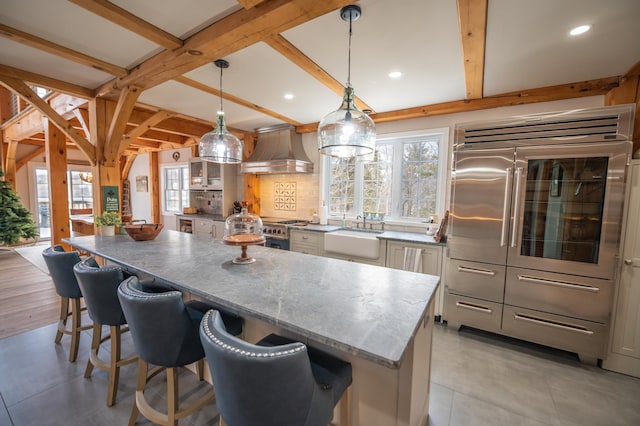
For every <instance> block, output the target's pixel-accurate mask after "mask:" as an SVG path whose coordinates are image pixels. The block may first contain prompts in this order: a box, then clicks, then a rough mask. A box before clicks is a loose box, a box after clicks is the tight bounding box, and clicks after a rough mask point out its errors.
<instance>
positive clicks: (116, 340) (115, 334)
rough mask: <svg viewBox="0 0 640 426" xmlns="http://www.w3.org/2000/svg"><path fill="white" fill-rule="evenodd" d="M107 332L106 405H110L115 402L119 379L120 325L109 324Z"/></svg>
mask: <svg viewBox="0 0 640 426" xmlns="http://www.w3.org/2000/svg"><path fill="white" fill-rule="evenodd" d="M109 334H110V335H111V354H110V356H109V386H108V387H107V406H109V407H111V406H112V405H113V404H114V403H115V402H116V392H117V391H118V380H119V379H120V365H119V364H120V343H121V329H120V326H119V325H112V326H110V327H109Z"/></svg>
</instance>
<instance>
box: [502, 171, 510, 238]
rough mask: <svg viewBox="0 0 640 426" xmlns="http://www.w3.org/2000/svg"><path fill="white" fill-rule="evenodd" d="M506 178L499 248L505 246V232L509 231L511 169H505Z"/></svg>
mask: <svg viewBox="0 0 640 426" xmlns="http://www.w3.org/2000/svg"><path fill="white" fill-rule="evenodd" d="M506 172H507V178H506V179H505V180H504V205H503V206H502V230H501V234H500V247H504V246H505V245H507V231H508V230H509V215H508V214H507V212H508V211H509V190H510V189H511V167H508V168H507V169H506Z"/></svg>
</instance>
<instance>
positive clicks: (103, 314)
mask: <svg viewBox="0 0 640 426" xmlns="http://www.w3.org/2000/svg"><path fill="white" fill-rule="evenodd" d="M73 272H74V274H75V275H76V278H77V280H78V285H79V286H80V289H81V290H82V294H83V296H84V301H85V304H86V305H87V312H88V313H89V317H90V318H91V320H92V321H93V330H92V339H91V352H90V353H89V359H88V360H87V367H86V369H85V372H84V377H85V378H87V379H88V378H90V377H91V373H92V372H93V368H94V367H96V368H98V369H100V370H103V371H107V372H108V373H109V384H108V387H107V389H108V390H107V406H108V407H111V406H112V405H113V404H115V401H116V394H117V392H118V380H119V377H120V367H122V366H124V365H127V364H131V363H133V362H135V361H137V360H138V356H137V355H135V354H134V355H131V356H128V357H127V358H124V359H122V357H121V347H122V333H125V332H128V331H129V327H128V326H127V320H126V318H125V316H124V312H122V306H121V305H120V301H119V300H118V293H117V292H118V286H119V285H120V283H121V282H122V281H124V278H125V272H124V271H123V270H122V269H121V268H119V267H116V266H103V267H100V266H99V265H98V263H97V262H96V260H95V259H94V258H93V257H89V258H87V259H85V260H82V261H80V262H78V263H77V264H76V265H75V266H74V267H73ZM103 326H107V327H109V334H108V335H107V336H104V337H102V327H103ZM107 341H109V343H110V347H109V360H108V361H106V360H103V359H101V358H100V356H99V355H98V352H99V351H100V347H101V346H102V344H103V343H105V342H107ZM105 351H106V349H105Z"/></svg>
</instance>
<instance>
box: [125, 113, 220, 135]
mask: <svg viewBox="0 0 640 426" xmlns="http://www.w3.org/2000/svg"><path fill="white" fill-rule="evenodd" d="M153 114H155V112H149V111H142V110H139V109H136V110H134V111H133V113H132V114H131V117H129V122H128V123H127V124H129V125H133V126H138V125H140V124H141V123H142V122H144V121H145V120H147V119H148V118H149V117H151V116H152V115H153ZM153 128H154V129H155V130H159V131H162V132H167V133H173V134H176V135H182V136H192V137H200V136H202V135H203V134H205V133H207V132H208V131H210V130H211V129H213V126H212V125H211V124H207V123H204V122H202V120H198V121H196V120H191V119H186V118H180V117H173V118H168V119H166V120H164V121H162V124H160V123H158V124H157V125H155V126H153Z"/></svg>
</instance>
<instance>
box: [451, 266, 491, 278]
mask: <svg viewBox="0 0 640 426" xmlns="http://www.w3.org/2000/svg"><path fill="white" fill-rule="evenodd" d="M458 272H467V273H469V274H477V275H488V276H490V277H495V276H496V271H490V270H488V269H476V268H467V267H466V266H458Z"/></svg>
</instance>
